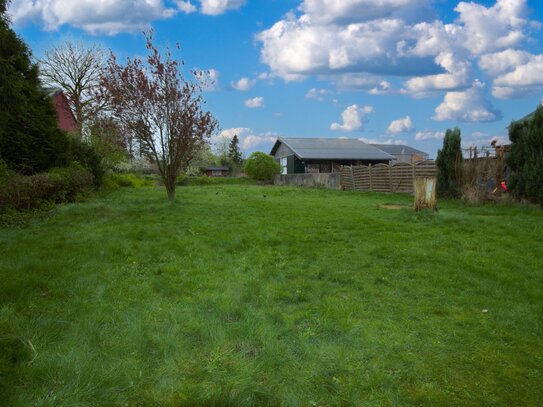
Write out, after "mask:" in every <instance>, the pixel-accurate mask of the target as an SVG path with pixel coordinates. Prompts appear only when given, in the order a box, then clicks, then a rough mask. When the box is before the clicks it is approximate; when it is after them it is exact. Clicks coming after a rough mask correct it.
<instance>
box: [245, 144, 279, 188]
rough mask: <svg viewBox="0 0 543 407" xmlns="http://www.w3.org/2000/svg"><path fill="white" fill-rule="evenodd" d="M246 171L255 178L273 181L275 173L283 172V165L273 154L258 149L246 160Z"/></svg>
mask: <svg viewBox="0 0 543 407" xmlns="http://www.w3.org/2000/svg"><path fill="white" fill-rule="evenodd" d="M244 171H245V173H246V174H247V175H248V176H249V177H251V178H253V179H255V180H258V181H271V180H272V179H273V176H274V175H275V174H280V173H281V166H280V165H279V163H278V162H277V161H275V158H273V157H272V156H271V155H268V154H266V153H263V152H260V151H257V152H256V153H253V154H251V156H250V157H249V158H248V159H247V160H246V161H245V165H244Z"/></svg>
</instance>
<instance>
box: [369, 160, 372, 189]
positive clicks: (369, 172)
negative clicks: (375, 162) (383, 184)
mask: <svg viewBox="0 0 543 407" xmlns="http://www.w3.org/2000/svg"><path fill="white" fill-rule="evenodd" d="M368 173H369V174H370V191H373V182H372V180H371V163H370V164H368Z"/></svg>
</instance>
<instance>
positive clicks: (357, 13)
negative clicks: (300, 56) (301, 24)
mask: <svg viewBox="0 0 543 407" xmlns="http://www.w3.org/2000/svg"><path fill="white" fill-rule="evenodd" d="M300 10H302V11H303V12H304V13H306V14H307V15H309V16H311V18H312V19H314V20H315V22H318V23H324V24H328V23H350V22H360V21H366V20H374V19H379V18H401V19H403V20H409V19H410V18H411V17H412V14H413V11H414V10H416V14H418V15H419V18H420V16H423V17H426V16H430V15H432V14H433V13H432V11H431V8H430V6H429V2H428V0H378V1H376V0H341V1H338V0H304V2H303V3H302V5H301V6H300Z"/></svg>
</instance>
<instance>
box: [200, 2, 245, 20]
mask: <svg viewBox="0 0 543 407" xmlns="http://www.w3.org/2000/svg"><path fill="white" fill-rule="evenodd" d="M199 1H200V3H201V5H202V10H201V11H202V14H209V15H212V16H216V15H219V14H223V13H225V12H226V11H228V10H235V9H238V8H240V7H241V6H243V5H244V4H245V3H246V0H199Z"/></svg>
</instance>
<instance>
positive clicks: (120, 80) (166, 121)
mask: <svg viewBox="0 0 543 407" xmlns="http://www.w3.org/2000/svg"><path fill="white" fill-rule="evenodd" d="M145 39H146V42H147V51H148V56H147V63H146V64H145V63H144V62H143V61H142V60H141V59H139V58H134V59H130V58H128V59H127V62H126V65H124V66H121V65H119V64H118V63H117V59H116V57H115V55H114V54H113V53H111V55H110V57H109V60H108V64H107V67H106V70H105V73H104V75H103V76H102V78H101V81H100V83H101V98H103V99H104V100H106V101H107V105H108V106H110V109H111V112H110V113H111V114H112V116H113V117H114V118H115V120H116V121H118V123H120V125H121V126H122V128H123V131H124V133H125V135H126V136H127V137H134V138H135V139H136V140H137V141H138V142H139V144H140V145H141V150H142V151H144V152H145V154H146V155H147V156H148V158H149V159H151V161H153V162H154V163H156V165H157V166H158V171H159V173H160V176H161V178H162V181H163V182H164V185H165V186H166V191H167V193H168V199H169V200H170V201H172V200H173V199H174V198H175V184H176V180H177V176H178V175H179V173H180V171H181V170H182V169H183V168H185V167H186V166H187V165H188V163H189V162H190V160H191V159H192V157H193V156H194V154H195V153H196V152H197V151H198V150H200V149H201V148H203V147H204V146H205V144H206V143H207V141H208V138H209V137H210V136H211V134H212V133H213V132H214V130H215V129H216V128H217V121H216V120H215V118H214V117H213V116H212V114H211V113H210V112H208V111H206V110H205V109H204V105H205V101H204V99H203V97H202V87H203V85H204V83H203V81H204V80H205V78H206V75H205V72H202V71H191V75H192V76H193V77H194V78H193V80H192V81H188V80H186V79H185V77H184V76H183V74H182V72H181V68H182V66H183V65H184V62H183V61H177V60H175V59H174V58H173V57H172V54H171V52H170V50H169V49H166V52H165V55H164V56H163V55H161V54H160V52H159V50H158V48H157V47H156V46H155V45H154V43H153V33H152V32H150V33H145ZM176 48H177V49H178V50H179V45H177V46H176Z"/></svg>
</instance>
